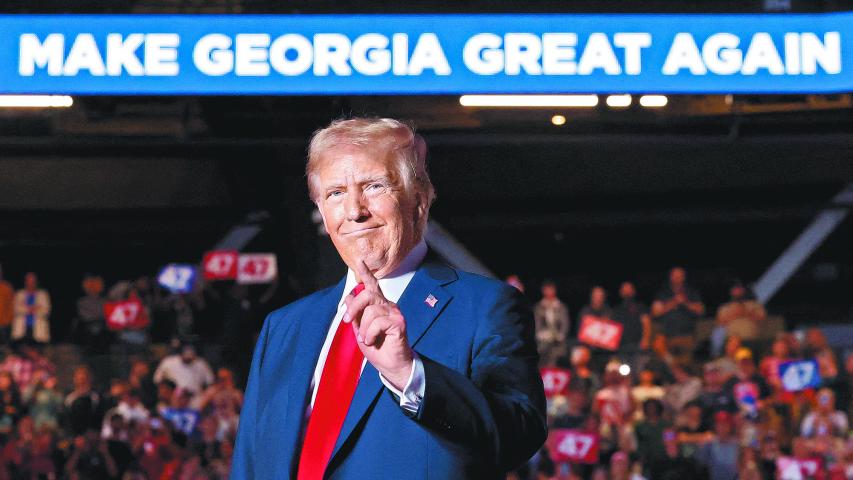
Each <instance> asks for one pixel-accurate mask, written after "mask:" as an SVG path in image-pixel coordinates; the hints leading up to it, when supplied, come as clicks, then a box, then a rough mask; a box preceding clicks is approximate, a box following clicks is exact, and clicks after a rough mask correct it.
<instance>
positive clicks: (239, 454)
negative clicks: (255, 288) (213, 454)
mask: <svg viewBox="0 0 853 480" xmlns="http://www.w3.org/2000/svg"><path fill="white" fill-rule="evenodd" d="M270 316H271V315H270ZM270 316H267V318H266V320H265V321H264V326H263V327H262V328H261V333H260V335H258V341H257V343H256V344H255V353H254V354H253V355H252V366H251V368H250V369H249V378H248V381H247V383H246V392H245V393H244V395H243V409H242V410H241V411H240V423H239V426H238V427H237V439H236V441H235V443H234V456H233V459H232V463H231V480H244V479H253V478H255V471H254V464H255V461H254V455H255V427H256V425H257V420H258V418H257V415H258V410H257V407H258V388H259V387H260V371H261V366H262V365H263V362H264V353H265V352H266V346H267V340H268V337H269V328H270V326H269V325H270Z"/></svg>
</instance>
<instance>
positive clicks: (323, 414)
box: [296, 283, 364, 480]
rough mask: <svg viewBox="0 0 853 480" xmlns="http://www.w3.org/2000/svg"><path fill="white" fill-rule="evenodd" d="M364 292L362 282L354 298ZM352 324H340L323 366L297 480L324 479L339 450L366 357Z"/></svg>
mask: <svg viewBox="0 0 853 480" xmlns="http://www.w3.org/2000/svg"><path fill="white" fill-rule="evenodd" d="M362 290H364V284H363V283H359V284H358V285H356V286H355V288H354V289H353V290H352V294H353V296H355V295H358V294H359V293H361V291H362ZM350 325H351V324H350V323H344V322H343V321H342V322H341V323H340V324H338V329H337V330H336V331H335V338H334V339H333V340H332V346H331V347H330V348H329V354H328V356H327V357H326V364H325V365H323V373H322V374H321V375H320V385H319V386H318V387H317V396H316V397H314V408H313V409H312V410H311V416H310V417H309V418H308V427H307V428H306V429H305V440H304V441H303V442H302V454H301V455H300V456H299V470H297V473H296V478H297V480H320V479H322V478H323V473H324V472H325V470H326V464H327V463H328V462H329V457H331V456H332V450H334V449H335V442H337V440H338V435H339V434H340V433H341V426H343V424H344V418H346V416H347V410H349V405H350V403H351V402H352V397H353V395H354V394H355V388H356V386H358V378H359V377H360V376H361V364H362V361H363V360H364V355H362V353H361V350H359V349H358V344H357V343H356V339H355V335H354V334H353V333H352V327H351V326H350Z"/></svg>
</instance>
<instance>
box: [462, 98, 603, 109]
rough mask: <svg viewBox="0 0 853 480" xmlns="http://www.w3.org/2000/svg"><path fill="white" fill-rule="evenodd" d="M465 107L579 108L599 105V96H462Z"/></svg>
mask: <svg viewBox="0 0 853 480" xmlns="http://www.w3.org/2000/svg"><path fill="white" fill-rule="evenodd" d="M459 103H460V104H461V105H462V106H463V107H528V108H538V107H579V108H587V107H594V106H596V105H598V95H462V96H461V97H459Z"/></svg>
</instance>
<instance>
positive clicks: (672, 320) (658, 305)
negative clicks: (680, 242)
mask: <svg viewBox="0 0 853 480" xmlns="http://www.w3.org/2000/svg"><path fill="white" fill-rule="evenodd" d="M704 314H705V304H704V303H702V297H701V296H700V295H699V292H698V291H697V290H696V289H694V288H693V287H691V286H690V285H688V284H687V272H686V271H685V270H684V269H683V268H681V267H675V268H673V269H672V270H670V272H669V282H668V283H667V284H666V285H664V286H663V287H662V288H661V289H660V290H659V291H658V293H657V295H655V301H654V302H653V303H652V317H653V318H654V319H655V320H656V321H657V322H658V323H659V324H660V328H661V330H662V331H664V332H666V335H667V336H668V338H669V346H670V348H671V349H672V352H673V354H674V355H675V356H676V357H678V358H679V359H680V360H682V361H691V360H692V357H693V350H694V349H695V348H696V337H695V336H694V333H695V330H696V321H697V320H698V319H699V318H700V317H701V316H702V315H704Z"/></svg>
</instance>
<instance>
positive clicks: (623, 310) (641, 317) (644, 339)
mask: <svg viewBox="0 0 853 480" xmlns="http://www.w3.org/2000/svg"><path fill="white" fill-rule="evenodd" d="M619 297H620V298H621V299H622V302H621V303H620V304H619V305H617V306H616V307H615V308H614V309H613V320H614V321H616V322H619V323H621V324H622V327H623V330H622V344H621V346H620V348H619V351H620V353H626V354H629V355H630V354H633V353H636V352H639V351H640V350H648V349H649V347H650V346H651V339H652V317H651V315H650V314H649V308H648V307H647V306H646V305H645V304H643V303H642V302H640V301H638V300H637V289H636V288H635V287H634V284H633V283H631V282H623V283H622V285H621V286H620V287H619ZM631 363H632V364H636V362H631Z"/></svg>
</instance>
